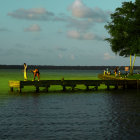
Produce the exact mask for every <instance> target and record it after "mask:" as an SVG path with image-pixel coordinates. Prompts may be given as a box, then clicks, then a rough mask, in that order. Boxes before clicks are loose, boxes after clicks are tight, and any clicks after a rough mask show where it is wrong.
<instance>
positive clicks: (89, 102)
mask: <svg viewBox="0 0 140 140" xmlns="http://www.w3.org/2000/svg"><path fill="white" fill-rule="evenodd" d="M97 73H99V71H98V72H97V71H41V75H42V78H44V79H51V78H52V79H60V78H61V77H62V76H64V77H65V78H66V79H72V78H75V79H76V78H78V79H85V78H86V77H88V78H89V79H90V78H91V79H94V78H95V77H96V76H97ZM29 76H30V77H29V78H32V75H30V74H29ZM0 77H1V79H0V84H1V87H0V89H1V91H0V139H2V140H3V139H5V140H73V139H74V140H85V139H88V140H94V139H96V140H102V139H103V140H104V139H106V140H108V139H109V140H112V139H113V140H120V139H121V140H139V139H140V93H139V91H137V90H110V91H107V90H99V91H93V92H91V91H90V92H89V93H88V92H84V91H81V92H75V93H71V92H68V93H62V92H61V91H59V92H50V93H40V94H36V93H29V94H28V93H23V94H18V93H15V94H11V93H9V92H8V90H9V88H8V87H7V86H8V80H10V79H12V80H15V79H16V80H19V79H22V78H23V73H22V72H21V71H19V70H11V71H9V70H6V71H5V70H1V73H0ZM2 81H4V82H2Z"/></svg>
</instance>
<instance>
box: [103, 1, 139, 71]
mask: <svg viewBox="0 0 140 140" xmlns="http://www.w3.org/2000/svg"><path fill="white" fill-rule="evenodd" d="M139 13H140V1H139V0H136V1H135V2H134V3H133V2H132V1H130V2H123V3H122V7H120V8H117V9H116V10H115V12H114V13H113V14H111V21H110V22H108V24H107V25H106V26H105V28H106V29H107V30H108V33H109V34H110V38H107V39H106V40H107V41H108V42H109V43H110V45H111V49H112V51H113V52H114V53H116V54H119V55H120V56H124V57H128V56H130V74H133V69H134V63H135V60H136V56H139V54H140V14H139ZM132 56H134V59H133V62H132Z"/></svg>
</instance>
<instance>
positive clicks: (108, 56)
mask: <svg viewBox="0 0 140 140" xmlns="http://www.w3.org/2000/svg"><path fill="white" fill-rule="evenodd" d="M110 59H115V56H111V55H110V54H109V53H104V60H110Z"/></svg>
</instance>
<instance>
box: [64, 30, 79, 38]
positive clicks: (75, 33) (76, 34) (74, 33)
mask: <svg viewBox="0 0 140 140" xmlns="http://www.w3.org/2000/svg"><path fill="white" fill-rule="evenodd" d="M67 36H68V37H70V38H74V39H80V38H81V35H80V33H79V32H78V31H74V30H72V31H68V32H67Z"/></svg>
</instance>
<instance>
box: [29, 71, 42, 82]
mask: <svg viewBox="0 0 140 140" xmlns="http://www.w3.org/2000/svg"><path fill="white" fill-rule="evenodd" d="M31 72H33V74H34V80H35V77H36V76H37V77H38V81H39V80H40V72H39V70H38V69H35V70H31Z"/></svg>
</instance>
